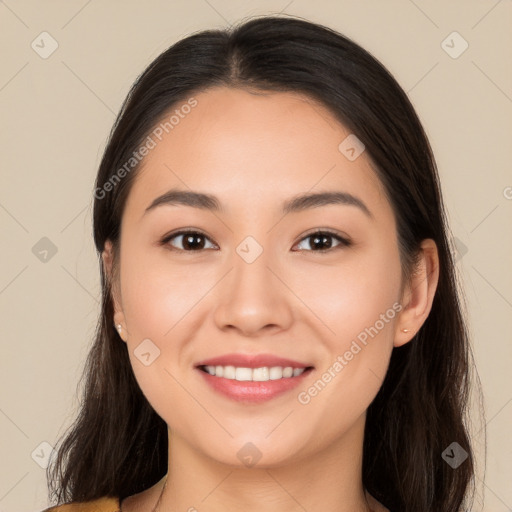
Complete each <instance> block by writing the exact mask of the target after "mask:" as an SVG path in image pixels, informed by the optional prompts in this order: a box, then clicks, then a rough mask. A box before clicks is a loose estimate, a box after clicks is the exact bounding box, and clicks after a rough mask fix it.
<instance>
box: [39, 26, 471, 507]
mask: <svg viewBox="0 0 512 512" xmlns="http://www.w3.org/2000/svg"><path fill="white" fill-rule="evenodd" d="M213 86H226V87H238V88H245V89H253V90H261V91H283V92H286V91H290V92H298V93H301V94H305V95H307V96H309V97H310V98H312V99H314V100H317V101H319V102H321V103H322V104H323V105H325V106H326V107H327V108H328V109H329V110H330V111H331V112H332V113H333V115H334V116H336V118H337V119H339V121H340V122H341V123H342V124H343V125H345V126H346V127H347V128H348V129H349V130H350V131H351V132H352V133H353V134H355V135H356V136H357V137H358V138H359V139H360V140H361V141H362V142H363V143H364V145H365V146H366V154H367V155H368V156H369V158H370V160H371V161H372V164H373V166H374V168H375V172H376V173H377V175H378V176H379V178H380V180H381V182H382V183H383V185H384V188H385V190H386V194H387V196H388V199H389V201H390V203H391V205H392V207H393V210H394V214H395V217H396V221H397V231H398V238H399V249H400V257H401V262H402V269H403V275H404V277H405V278H407V277H410V275H411V274H410V273H411V271H413V268H414V262H415V256H417V254H418V248H419V244H420V242H421V241H422V240H424V239H426V238H432V239H433V240H434V241H435V242H436V244H437V247H438V253H439V267H440V268H439V271H440V274H439V282H438V286H437V290H436V293H435V297H434V300H433V305H432V309H431V312H430V315H429V316H428V318H427V319H426V321H425V322H424V324H423V326H422V327H421V329H420V330H419V332H418V333H417V334H416V335H415V337H414V339H413V340H412V341H411V342H410V343H407V344H406V345H404V346H403V347H400V348H395V349H394V350H393V353H392V356H391V361H390V366H389V370H388V372H387V375H386V377H385V380H384V383H383V385H382V387H381V389H380V390H379V392H378V394H377V396H376V398H375V399H374V401H373V402H372V404H371V405H370V407H369V409H368V411H367V421H366V428H365V439H364V447H363V484H364V486H365V487H366V488H367V489H368V491H369V492H370V493H371V494H372V495H373V496H375V497H376V498H377V499H378V500H379V501H381V502H382V503H383V504H384V505H385V506H387V507H388V508H390V509H391V510H393V511H397V512H398V511H400V512H432V511H436V512H457V511H460V510H462V509H463V508H462V507H463V506H465V507H467V506H468V504H467V503H466V501H467V500H468V499H469V494H470V493H469V489H470V483H471V481H472V478H473V475H474V459H473V451H472V448H471V446H470V442H469V435H468V430H467V427H466V414H467V409H468V405H467V402H468V392H469V378H468V377H469V373H470V372H469V369H470V366H469V365H470V351H469V344H468V334H467V327H466V324H465V320H464V316H463V313H462V307H461V302H459V295H458V286H457V279H456V272H455V267H454V257H453V254H452V251H451V249H450V243H449V238H448V232H449V228H448V225H447V221H446V217H445V212H444V206H443V201H442V197H441V191H440V185H439V178H438V173H437V168H436V163H435V160H434V156H433V154H432V150H431V147H430V145H429V142H428V139H427V136H426V134H425V132H424V130H423V128H422V125H421V123H420V120H419V119H418V117H417V114H416V113H415V110H414V108H413V106H412V105H411V103H410V101H409V99H408V98H407V96H406V94H405V92H404V91H403V90H402V88H401V87H400V86H399V85H398V83H397V82H396V81H395V79H394V78H393V77H392V75H391V74H390V73H389V72H388V71H387V70H386V69H385V67H384V66H383V65H382V64H381V63H380V62H379V61H378V60H376V59H375V58H374V57H373V56H372V55H371V54H370V53H368V52H367V51H365V50H364V49H363V48H361V47H360V46H359V45H357V44H356V43H354V42H353V41H351V40H350V39H348V38H346V37H344V36H343V35H341V34H339V33H338V32H336V31H334V30H332V29H330V28H328V27H325V26H322V25H319V24H315V23H311V22H309V21H306V20H303V19H300V18H297V17H287V16H264V17H256V18H252V19H249V20H248V21H245V22H244V23H240V24H239V25H237V26H235V27H233V28H231V29H226V30H206V31H202V32H198V33H195V34H192V35H190V36H189V37H186V38H185V39H182V40H180V41H178V42H177V43H176V44H174V45H173V46H171V47H170V48H169V49H167V50H166V51H165V52H163V53H162V54H161V55H159V56H158V57H157V58H156V59H155V60H154V61H153V62H152V63H151V64H150V65H149V66H148V68H147V69H146V70H145V71H144V72H143V73H142V74H141V75H140V76H139V77H138V79H137V80H136V82H135V84H134V85H133V86H132V88H131V90H130V92H129V94H128V96H127V98H126V100H125V102H124V104H123V106H122V108H121V111H120V113H119V115H118V117H117V119H116V121H115V124H114V126H113V128H112V131H111V133H110V137H109V140H108V144H107V146H106V149H105V152H104V155H103V158H102V160H101V164H100V167H99V172H98V175H97V180H96V184H95V194H94V195H95V201H94V241H95V244H96V248H97V250H98V253H99V254H100V255H101V252H102V250H103V249H104V244H105V241H106V240H107V239H109V240H111V241H112V243H113V246H114V255H116V254H117V253H118V250H119V233H120V224H121V218H122V215H123V209H124V205H125V203H126V198H127V196H128V194H129V193H130V188H131V185H132V183H133V179H134V177H135V176H136V173H137V169H138V166H134V168H133V169H132V170H131V171H130V172H129V173H127V174H126V176H124V177H123V178H122V179H121V180H118V181H119V182H118V183H116V184H115V186H113V187H105V184H106V183H107V182H109V181H110V182H111V183H112V179H113V176H114V175H115V174H116V173H117V172H118V170H119V169H120V168H122V167H123V165H124V164H125V163H126V162H127V161H129V159H130V158H131V157H132V155H133V153H134V151H136V150H137V149H138V148H139V147H140V146H141V144H142V143H143V141H144V140H145V139H146V138H147V136H148V134H150V133H151V131H152V130H153V129H154V127H155V126H156V125H157V124H158V123H159V122H160V121H161V119H162V118H163V116H164V115H166V114H167V113H168V112H169V111H170V109H171V108H173V107H176V106H177V105H178V104H179V103H181V102H186V100H187V99H188V98H190V97H191V96H192V95H193V94H194V93H198V92H201V91H204V90H206V89H207V88H210V87H213ZM107 189H108V191H107ZM100 191H101V193H100ZM118 264H119V262H118V260H117V259H115V260H114V271H115V272H116V271H117V269H118ZM100 272H101V284H102V292H103V295H102V310H101V316H100V318H99V322H98V326H97V330H96V334H95V342H94V344H93V346H92V348H91V351H90V353H89V356H88V359H87V362H86V367H85V371H84V374H83V382H84V387H83V397H82V401H81V408H80V411H79V415H78V417H77V418H76V421H75V423H74V424H73V425H72V426H71V427H70V429H69V432H67V434H66V437H65V438H64V440H63V442H62V444H61V446H60V447H59V449H58V456H57V457H56V460H55V461H54V463H53V464H52V465H51V466H50V468H49V469H48V481H49V489H50V495H51V496H52V497H53V496H54V497H56V499H57V500H58V503H59V504H60V503H64V502H68V501H88V500H92V499H96V498H99V497H102V496H119V497H120V499H121V500H122V499H124V498H125V497H127V496H130V495H132V494H135V493H139V492H141V491H143V490H145V489H147V488H149V487H151V486H152V485H154V484H155V483H156V482H158V481H159V480H160V479H161V478H162V477H163V476H164V475H165V474H166V472H167V457H168V451H167V448H168V447H167V442H168V441H167V425H166V423H165V422H164V421H163V420H162V418H160V417H159V416H158V415H157V414H156V412H155V411H154V410H153V408H152V407H151V406H150V404H149V403H148V401H147V400H146V398H145V397H144V395H143V393H142V392H141V389H140V388H139V386H138V384H137V382H136V380H135V377H134V374H133V372H132V368H131V365H130V361H129V358H128V354H127V348H126V344H125V343H123V342H122V341H121V340H120V338H119V336H118V334H117V332H116V330H115V328H114V326H113V304H112V298H111V291H112V288H111V286H112V282H115V279H114V280H113V281H112V282H111V281H110V280H109V278H108V276H107V275H106V274H105V272H104V269H103V266H102V260H101V257H100ZM115 275H117V274H115V273H114V276H115ZM452 442H457V443H458V444H459V445H460V446H461V447H462V448H463V449H464V450H465V451H466V452H467V453H468V458H467V459H466V460H465V461H464V462H463V463H462V464H461V465H460V466H459V467H458V468H457V469H452V467H451V466H450V465H448V464H447V463H446V462H445V461H444V460H443V458H442V456H441V455H442V452H443V451H444V450H445V449H446V448H447V447H448V446H449V445H450V444H451V443H452Z"/></svg>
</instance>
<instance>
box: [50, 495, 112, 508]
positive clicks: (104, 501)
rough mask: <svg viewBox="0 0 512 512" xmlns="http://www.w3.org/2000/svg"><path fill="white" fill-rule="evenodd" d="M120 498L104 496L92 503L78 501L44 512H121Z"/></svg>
mask: <svg viewBox="0 0 512 512" xmlns="http://www.w3.org/2000/svg"><path fill="white" fill-rule="evenodd" d="M120 510H121V509H120V507H119V498H113V497H109V496H104V497H103V498H98V499H97V500H92V501H80V502H79V501H76V502H72V503H65V504H64V505H58V506H54V507H50V508H47V509H45V510H43V511H42V512H120Z"/></svg>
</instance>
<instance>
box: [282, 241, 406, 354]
mask: <svg viewBox="0 0 512 512" xmlns="http://www.w3.org/2000/svg"><path fill="white" fill-rule="evenodd" d="M309 265H310V266H309V267H305V266H304V267H303V272H300V274H298V275H299V277H298V278H297V277H294V278H293V279H294V280H295V279H296V282H295V286H294V288H293V289H294V290H297V295H298V296H299V297H300V298H302V300H303V301H304V303H305V304H306V305H307V307H308V308H309V309H310V310H311V311H312V312H313V313H314V316H315V318H316V319H317V320H318V321H319V322H320V325H322V324H323V332H325V333H327V334H328V338H329V339H330V340H332V342H333V344H335V345H336V347H337V348H338V349H339V350H342V349H343V348H344V347H345V346H346V345H347V342H348V344H350V340H351V339H353V338H355V337H356V336H357V335H358V334H359V333H360V332H364V331H365V329H366V328H370V327H371V326H374V324H375V323H376V322H378V327H379V330H381V329H382V330H383V331H387V330H388V327H389V325H390V324H391V323H392V322H385V325H384V326H383V325H381V322H380V321H379V320H380V318H381V316H380V315H381V314H386V312H387V311H388V310H390V308H391V310H390V311H389V312H388V314H387V315H386V319H391V320H393V318H394V317H395V316H396V311H395V309H393V304H395V302H396V301H397V300H398V298H399V290H400V284H401V283H400V279H401V268H400V261H399V256H398V253H397V252H396V251H394V250H393V247H392V246H391V247H386V246H383V247H382V248H380V249H379V250H373V251H369V250H364V251H360V252H357V253H356V252H354V253H352V254H350V255H349V254H348V253H347V257H345V256H343V259H340V261H339V262H336V263H335V264H332V265H330V264H329V265H318V266H316V267H315V268H314V270H313V269H312V267H311V264H309ZM290 278H291V276H290ZM395 307H396V305H395ZM389 330H390V329H389ZM329 333H330V335H329Z"/></svg>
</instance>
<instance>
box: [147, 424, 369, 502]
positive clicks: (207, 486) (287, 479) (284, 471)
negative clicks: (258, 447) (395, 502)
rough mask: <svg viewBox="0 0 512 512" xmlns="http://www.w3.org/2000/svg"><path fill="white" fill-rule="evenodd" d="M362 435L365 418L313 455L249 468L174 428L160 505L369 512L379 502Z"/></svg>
mask: <svg viewBox="0 0 512 512" xmlns="http://www.w3.org/2000/svg"><path fill="white" fill-rule="evenodd" d="M363 435H364V417H361V421H360V422H358V423H357V424H356V425H354V427H353V428H352V429H351V430H350V431H349V432H347V433H346V434H345V435H344V436H343V438H341V439H338V440H337V441H336V442H335V443H333V444H331V445H329V446H328V447H326V448H325V449H323V450H321V451H318V452H315V455H314V456H308V457H304V458H300V457H299V456H296V457H294V459H293V460H291V459H290V460H289V461H287V463H280V464H275V465H268V466H266V467H258V465H257V464H256V465H255V466H253V467H245V466H240V465H229V464H223V463H221V462H219V461H217V460H214V459H212V458H210V457H208V456H206V455H205V454H204V453H202V452H200V451H197V450H196V449H194V448H193V447H192V446H191V445H190V444H189V443H188V442H187V441H186V440H185V439H183V438H182V437H180V436H178V435H177V434H176V433H175V432H173V433H171V431H169V465H168V468H169V470H168V474H167V477H166V478H164V479H163V480H162V482H161V484H162V488H163V492H162V493H161V494H160V499H159V503H158V506H157V507H156V509H155V510H156V512H168V511H175V510H187V511H190V512H196V511H199V510H208V512H220V511H225V510H244V511H245V512H278V511H279V512H292V511H294V512H295V511H297V510H308V511H312V510H322V511H324V512H368V511H370V510H372V508H371V507H370V505H372V506H374V504H373V503H374V502H373V500H372V499H371V498H370V503H368V496H367V495H366V494H365V492H364V489H363V485H362V478H361V475H362V448H363ZM311 442H312V443H314V442H315V440H314V439H312V440H311ZM164 481H165V487H163V483H164ZM155 505H156V503H155ZM375 511H377V509H375Z"/></svg>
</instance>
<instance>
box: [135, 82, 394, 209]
mask: <svg viewBox="0 0 512 512" xmlns="http://www.w3.org/2000/svg"><path fill="white" fill-rule="evenodd" d="M188 100H189V101H188V102H187V99H185V100H184V101H183V102H181V103H178V104H176V105H174V106H173V107H172V109H171V110H170V111H169V112H168V113H166V115H165V116H163V118H162V121H161V122H160V123H157V124H156V125H155V130H153V132H152V135H150V137H151V138H152V140H153V143H154V147H153V148H152V149H151V150H150V151H149V154H148V155H147V156H146V157H145V158H144V160H143V162H142V166H141V168H140V169H139V170H138V172H137V176H136V179H135V181H134V183H133V186H132V190H131V192H130V195H129V197H128V204H127V205H126V211H127V212H132V213H134V214H135V213H137V214H138V216H137V218H139V217H140V215H142V214H143V212H144V210H145V208H146V207H147V206H148V205H149V204H150V203H151V201H152V200H153V199H154V198H155V197H156V196H158V195H161V194H163V193H165V192H166V191H167V190H169V189H171V188H180V189H184V190H186V189H193V190H194V191H196V190H197V191H201V192H206V193H209V194H212V195H215V196H217V197H219V198H220V200H221V202H222V204H223V206H224V205H225V207H226V210H227V211H230V210H231V211H233V212H234V211H235V210H236V209H243V210H247V209H252V208H254V209H255V210H261V209H262V208H265V209H269V208H270V209H274V205H275V208H277V207H281V205H282V202H283V200H285V199H287V198H289V197H291V196H294V195H297V194H303V193H305V192H308V191H312V192H314V191H315V190H317V189H321V190H322V191H323V190H326V189H336V190H343V191H345V192H347V193H352V194H354V195H357V196H358V197H362V198H364V202H365V203H366V204H369V203H370V204H373V207H374V208H377V209H378V208H382V207H383V208H386V207H388V209H389V205H386V204H385V203H386V201H385V199H384V194H383V188H382V186H381V183H380V181H379V179H378V177H377V175H376V173H375V171H374V170H373V169H372V167H371V164H370V159H369V158H368V157H367V156H366V154H365V152H364V151H363V153H362V154H361V155H360V156H359V157H357V158H356V159H355V160H354V159H352V160H350V159H349V158H347V153H346V152H343V148H344V147H345V146H344V145H343V144H345V143H344V141H346V140H348V141H352V138H353V137H354V136H353V135H351V133H350V131H349V130H348V129H347V128H346V127H344V126H343V125H342V124H341V123H340V122H339V121H338V120H337V119H336V118H335V117H334V115H333V114H332V113H331V112H330V111H329V110H328V109H327V108H326V107H324V106H323V105H321V104H319V103H318V102H316V101H314V100H313V99H312V98H309V97H307V96H305V95H301V94H297V93H291V92H277V93H276V92H262V91H248V90H245V89H233V88H226V87H216V88H212V89H209V90H207V91H203V92H201V93H198V94H194V95H193V101H194V102H195V106H194V107H193V108H188V107H187V108H184V107H183V106H184V105H187V104H194V102H191V101H190V99H188ZM171 116H173V117H172V120H171ZM171 121H172V122H171ZM165 123H167V124H165ZM155 133H156V134H157V135H158V136H156V135H154V134H155ZM347 137H349V138H348V139H347ZM350 137H352V138H350ZM340 144H342V148H341V150H340ZM352 145H353V144H352ZM357 149H358V148H357V147H356V150H357Z"/></svg>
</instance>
